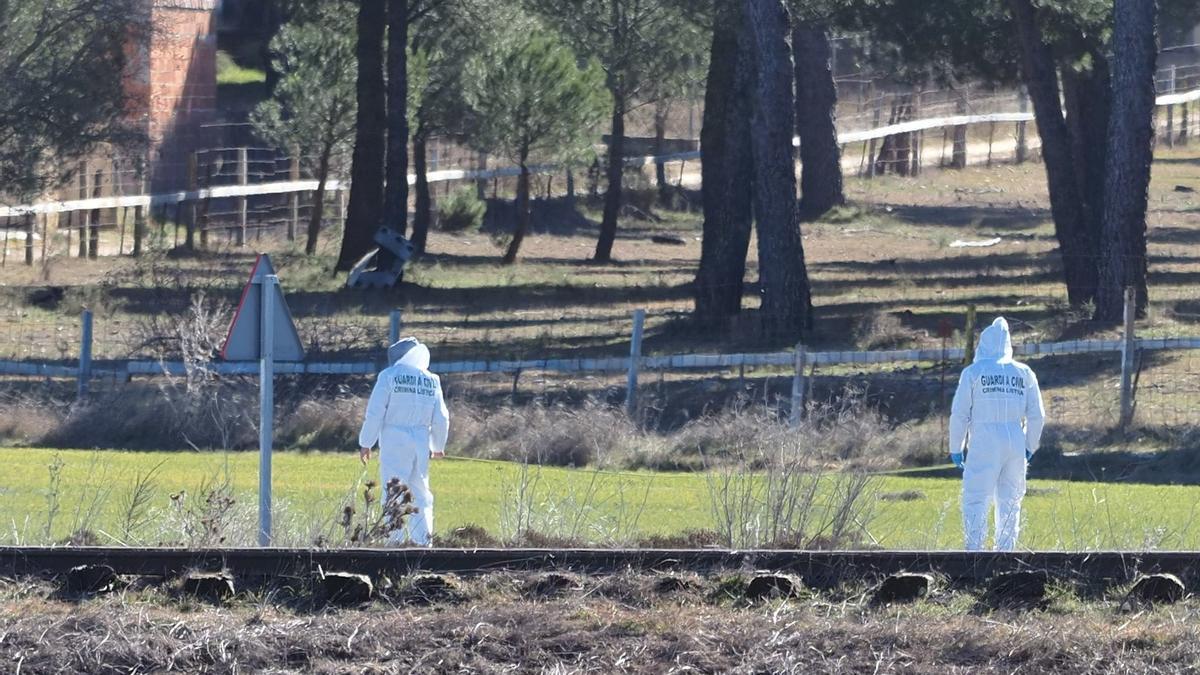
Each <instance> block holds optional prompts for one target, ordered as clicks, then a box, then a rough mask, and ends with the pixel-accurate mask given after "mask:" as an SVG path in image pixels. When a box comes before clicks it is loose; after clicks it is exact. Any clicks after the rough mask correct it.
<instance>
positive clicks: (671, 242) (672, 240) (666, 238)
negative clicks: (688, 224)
mask: <svg viewBox="0 0 1200 675" xmlns="http://www.w3.org/2000/svg"><path fill="white" fill-rule="evenodd" d="M650 241H652V242H654V243H656V244H666V245H667V246H687V242H686V241H684V240H683V239H681V238H679V237H676V236H674V235H670V234H656V235H654V236H652V237H650Z"/></svg>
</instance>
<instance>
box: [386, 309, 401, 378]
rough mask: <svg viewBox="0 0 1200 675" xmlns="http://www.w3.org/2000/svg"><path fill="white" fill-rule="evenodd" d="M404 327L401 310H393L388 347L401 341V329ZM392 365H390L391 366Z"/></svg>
mask: <svg viewBox="0 0 1200 675" xmlns="http://www.w3.org/2000/svg"><path fill="white" fill-rule="evenodd" d="M403 326H404V321H403V320H402V315H401V314H400V310H398V309H393V310H392V311H391V313H390V314H389V315H388V346H389V347H390V346H392V345H394V344H396V343H397V342H399V341H400V329H401V328H402V327H403ZM389 365H390V364H389Z"/></svg>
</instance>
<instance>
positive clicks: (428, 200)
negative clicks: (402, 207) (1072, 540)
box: [412, 125, 433, 255]
mask: <svg viewBox="0 0 1200 675" xmlns="http://www.w3.org/2000/svg"><path fill="white" fill-rule="evenodd" d="M428 140H429V135H428V134H426V133H425V131H424V129H421V128H420V126H419V125H418V129H417V133H415V134H413V148H412V150H413V172H414V173H416V174H417V181H416V184H415V185H414V186H413V187H414V188H415V189H416V193H417V194H416V199H417V204H416V208H417V210H416V213H415V214H413V232H412V245H413V251H414V252H416V253H417V254H418V255H420V254H422V253H424V252H425V244H426V242H427V241H428V240H429V225H430V223H432V222H433V198H432V197H431V196H430V194H429V167H428V160H427V159H426V156H425V155H426V153H425V148H426V145H425V144H426V142H427V141H428Z"/></svg>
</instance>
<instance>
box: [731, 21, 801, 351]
mask: <svg viewBox="0 0 1200 675" xmlns="http://www.w3.org/2000/svg"><path fill="white" fill-rule="evenodd" d="M746 4H747V9H748V12H749V18H750V27H751V34H752V36H753V44H754V55H755V62H756V65H757V77H756V80H755V92H754V98H753V105H754V117H753V120H752V122H751V127H750V139H751V141H750V147H751V152H753V153H754V219H755V223H756V225H757V227H758V260H759V268H760V269H759V284H760V285H761V286H762V311H761V315H762V325H763V331H764V334H766V335H769V336H777V337H783V336H787V337H789V338H795V337H798V336H799V334H800V333H801V332H802V331H804V330H805V329H807V328H810V327H811V326H812V299H811V292H810V289H809V284H808V269H807V268H806V267H805V264H804V246H803V242H802V241H801V238H800V209H799V203H798V201H797V199H796V159H795V154H794V151H793V147H792V133H793V130H794V129H795V119H794V110H795V108H794V101H793V97H792V79H793V77H794V73H793V70H792V55H791V53H790V51H789V50H788V44H787V34H788V15H787V10H785V9H784V6H783V4H782V2H780V0H746Z"/></svg>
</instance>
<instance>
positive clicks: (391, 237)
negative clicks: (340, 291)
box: [346, 227, 413, 288]
mask: <svg viewBox="0 0 1200 675" xmlns="http://www.w3.org/2000/svg"><path fill="white" fill-rule="evenodd" d="M375 243H376V244H379V248H376V249H372V250H371V251H370V252H368V253H367V254H366V255H364V256H363V257H362V258H360V259H359V261H358V262H357V263H355V265H354V267H353V269H351V270H350V276H348V277H347V278H346V287H347V288H391V287H393V286H395V285H396V284H398V283H400V282H401V281H402V280H403V279H404V264H405V263H407V262H408V261H409V259H411V258H412V256H413V245H412V242H410V241H409V240H408V239H406V238H404V236H403V235H401V234H400V233H399V232H397V231H396V230H393V229H392V228H390V227H381V228H379V230H378V231H377V232H376V233H375Z"/></svg>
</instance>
